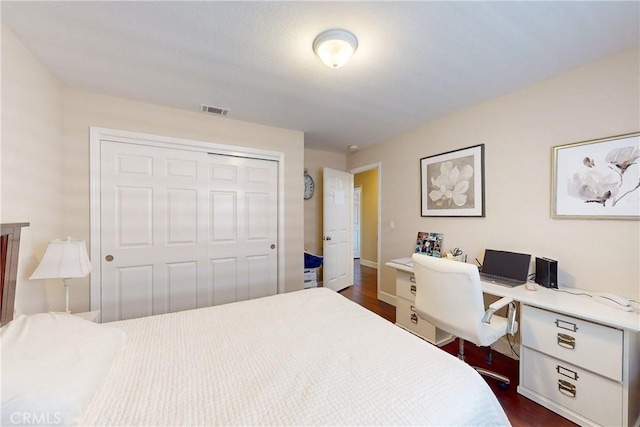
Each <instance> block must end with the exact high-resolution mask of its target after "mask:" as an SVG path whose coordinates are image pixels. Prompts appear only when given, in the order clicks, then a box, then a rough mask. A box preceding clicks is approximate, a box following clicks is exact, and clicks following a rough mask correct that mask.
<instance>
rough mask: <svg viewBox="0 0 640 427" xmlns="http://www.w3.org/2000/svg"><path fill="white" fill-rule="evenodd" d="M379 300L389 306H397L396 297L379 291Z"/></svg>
mask: <svg viewBox="0 0 640 427" xmlns="http://www.w3.org/2000/svg"><path fill="white" fill-rule="evenodd" d="M378 299H379V300H380V301H383V302H386V303H387V304H391V305H392V306H394V307H395V306H396V296H395V295H391V294H388V293H386V292H383V291H381V290H378Z"/></svg>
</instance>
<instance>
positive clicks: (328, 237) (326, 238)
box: [322, 236, 331, 240]
mask: <svg viewBox="0 0 640 427" xmlns="http://www.w3.org/2000/svg"><path fill="white" fill-rule="evenodd" d="M322 240H331V236H322Z"/></svg>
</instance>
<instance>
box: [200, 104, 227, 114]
mask: <svg viewBox="0 0 640 427" xmlns="http://www.w3.org/2000/svg"><path fill="white" fill-rule="evenodd" d="M200 111H202V112H203V113H211V114H216V115H218V116H226V115H227V113H228V112H229V110H226V109H224V108H220V107H213V106H211V105H205V104H201V105H200Z"/></svg>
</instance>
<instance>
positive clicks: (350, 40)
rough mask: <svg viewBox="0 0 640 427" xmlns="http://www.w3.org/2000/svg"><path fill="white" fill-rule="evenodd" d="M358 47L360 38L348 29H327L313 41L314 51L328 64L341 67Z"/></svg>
mask: <svg viewBox="0 0 640 427" xmlns="http://www.w3.org/2000/svg"><path fill="white" fill-rule="evenodd" d="M357 48H358V39H356V36H354V35H353V34H351V33H350V32H349V31H347V30H327V31H324V32H322V33H320V34H319V35H318V37H316V39H315V40H314V41H313V51H314V52H315V53H316V55H318V58H320V59H321V60H322V62H324V63H325V64H327V66H329V67H331V68H340V67H342V66H343V65H344V64H346V63H347V62H348V61H349V59H351V56H352V55H353V53H354V52H355V51H356V49H357Z"/></svg>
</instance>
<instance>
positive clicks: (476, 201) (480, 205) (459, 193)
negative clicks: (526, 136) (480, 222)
mask: <svg viewBox="0 0 640 427" xmlns="http://www.w3.org/2000/svg"><path fill="white" fill-rule="evenodd" d="M420 197H421V212H420V215H421V216H423V217H484V216H485V207H484V200H485V199H484V144H479V145H474V146H471V147H466V148H461V149H458V150H453V151H448V152H446V153H441V154H436V155H434V156H428V157H423V158H422V159H420Z"/></svg>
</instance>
